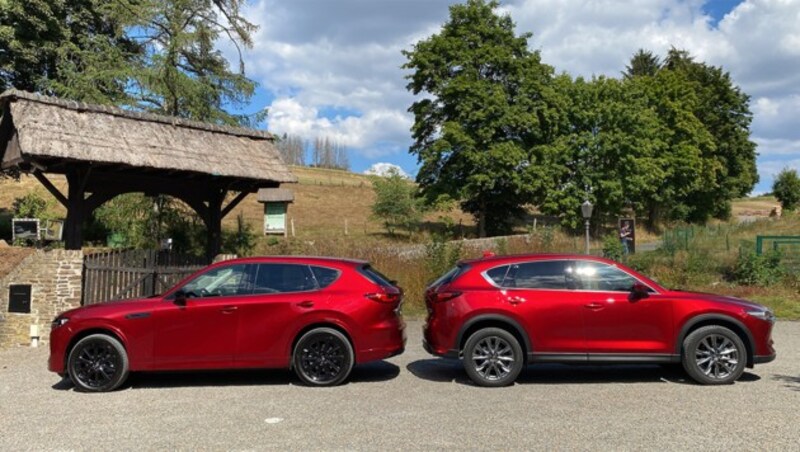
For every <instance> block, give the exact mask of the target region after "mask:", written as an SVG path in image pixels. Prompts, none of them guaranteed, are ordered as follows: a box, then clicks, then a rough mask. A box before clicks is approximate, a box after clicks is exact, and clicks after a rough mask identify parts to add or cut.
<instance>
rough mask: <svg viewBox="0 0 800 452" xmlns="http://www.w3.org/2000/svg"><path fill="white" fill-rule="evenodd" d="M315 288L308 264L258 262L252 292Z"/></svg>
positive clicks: (261, 292) (297, 290)
mask: <svg viewBox="0 0 800 452" xmlns="http://www.w3.org/2000/svg"><path fill="white" fill-rule="evenodd" d="M316 288H317V284H316V282H315V281H314V276H313V275H312V274H311V269H310V268H309V267H308V265H297V264H258V274H257V275H256V282H255V287H254V289H253V293H257V294H264V293H282V292H303V291H307V290H314V289H316Z"/></svg>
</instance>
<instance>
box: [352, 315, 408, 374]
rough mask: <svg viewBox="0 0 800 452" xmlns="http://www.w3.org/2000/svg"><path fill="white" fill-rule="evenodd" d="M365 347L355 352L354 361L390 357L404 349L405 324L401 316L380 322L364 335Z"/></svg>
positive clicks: (360, 361) (361, 361)
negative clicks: (365, 339)
mask: <svg viewBox="0 0 800 452" xmlns="http://www.w3.org/2000/svg"><path fill="white" fill-rule="evenodd" d="M364 337H365V338H367V341H361V342H362V343H363V342H366V343H365V344H364V345H365V346H366V347H365V348H362V349H359V350H358V351H357V352H356V363H359V364H360V363H366V362H370V361H378V360H381V359H387V358H391V357H392V356H397V355H399V354H401V353H403V352H404V351H405V349H406V340H407V338H406V324H405V322H404V321H403V319H402V318H401V317H399V316H398V317H397V318H396V319H393V320H392V321H388V322H384V323H381V324H380V325H376V326H374V327H373V328H370V329H369V331H367V332H366V334H365V335H364Z"/></svg>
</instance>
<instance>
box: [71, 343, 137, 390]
mask: <svg viewBox="0 0 800 452" xmlns="http://www.w3.org/2000/svg"><path fill="white" fill-rule="evenodd" d="M67 368H68V369H69V378H70V380H72V383H73V384H75V388H76V389H77V390H79V391H84V392H105V391H113V390H114V389H117V388H118V387H119V386H120V385H121V384H122V383H124V382H125V379H126V378H128V354H127V353H126V352H125V347H123V346H122V344H121V343H120V342H119V341H118V340H117V339H115V338H113V337H111V336H109V335H106V334H92V335H91V336H86V337H85V338H83V339H81V340H79V341H78V343H77V344H75V346H74V347H72V350H71V351H70V353H69V358H67Z"/></svg>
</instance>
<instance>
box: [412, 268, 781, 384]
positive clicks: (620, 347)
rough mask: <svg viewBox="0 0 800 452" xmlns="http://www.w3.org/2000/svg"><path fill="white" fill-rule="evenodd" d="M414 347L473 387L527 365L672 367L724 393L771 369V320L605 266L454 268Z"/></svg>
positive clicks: (763, 311)
mask: <svg viewBox="0 0 800 452" xmlns="http://www.w3.org/2000/svg"><path fill="white" fill-rule="evenodd" d="M425 300H426V305H427V309H428V317H427V321H426V323H425V327H424V344H423V345H424V347H425V349H426V350H427V351H428V352H429V353H432V354H434V355H438V356H445V357H450V358H462V359H463V362H464V368H465V369H466V372H467V374H468V375H469V376H470V378H471V379H472V380H473V381H474V382H475V383H477V384H479V385H482V386H504V385H508V384H511V383H512V382H514V380H515V379H516V378H517V376H518V375H519V373H520V371H521V370H522V368H523V367H524V366H525V365H526V364H529V363H539V362H557V363H596V364H609V363H624V364H631V363H664V364H666V363H682V364H683V367H684V369H685V370H686V372H687V373H688V374H689V376H690V377H691V378H693V379H694V380H696V381H697V382H699V383H702V384H726V383H732V382H734V381H735V380H736V379H737V378H739V376H740V375H742V372H744V369H745V367H752V366H753V365H754V364H758V363H766V362H769V361H772V360H773V359H775V350H774V349H773V348H772V339H771V332H772V326H773V324H774V322H775V317H774V316H773V314H772V312H771V311H770V310H769V309H767V308H765V307H764V306H761V305H759V304H756V303H752V302H749V301H745V300H740V299H736V298H731V297H724V296H718V295H711V294H700V293H691V292H679V291H674V290H668V289H665V288H664V287H661V286H660V285H658V284H657V283H655V282H654V281H653V280H651V279H649V278H647V277H645V276H643V275H641V274H639V273H636V272H635V271H633V270H631V269H629V268H627V267H625V266H623V265H621V264H619V263H616V262H614V261H610V260H607V259H602V258H596V257H590V256H583V255H519V256H503V257H489V258H485V259H478V260H472V261H465V262H462V263H459V264H458V266H456V267H455V268H453V269H452V270H450V271H449V272H447V273H446V274H445V275H444V276H442V277H441V278H439V279H438V280H437V281H435V282H434V283H433V284H431V286H430V287H428V289H427V291H426V294H425Z"/></svg>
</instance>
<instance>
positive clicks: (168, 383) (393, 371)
mask: <svg viewBox="0 0 800 452" xmlns="http://www.w3.org/2000/svg"><path fill="white" fill-rule="evenodd" d="M399 374H400V367H398V366H397V365H395V364H392V363H390V362H386V361H377V362H371V363H366V364H359V365H357V366H355V367H354V368H353V371H352V373H351V374H350V377H348V379H347V380H346V381H345V383H344V384H345V385H349V384H361V383H377V382H382V381H388V380H392V379H394V378H396V377H397V376H398V375H399ZM289 384H294V385H301V383H300V381H299V380H298V378H297V377H296V376H295V374H294V373H293V372H292V371H289V370H286V369H268V370H266V369H253V370H206V371H180V372H133V373H131V374H130V375H129V376H128V380H127V381H126V382H125V383H124V384H123V385H122V387H121V389H153V388H177V387H214V386H219V387H224V386H269V385H289ZM52 388H53V389H55V390H59V391H68V390H71V389H74V385H73V384H72V381H70V379H69V378H64V379H62V380H61V381H59V382H58V383H56V384H54V385H53V386H52Z"/></svg>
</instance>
